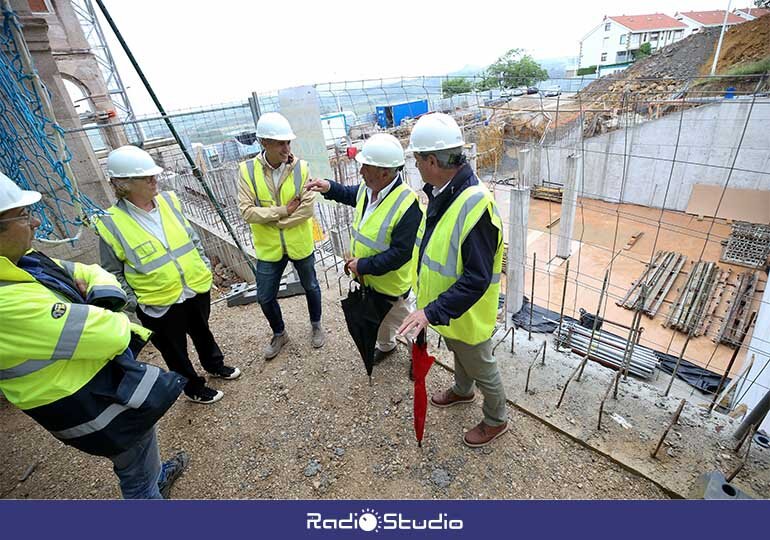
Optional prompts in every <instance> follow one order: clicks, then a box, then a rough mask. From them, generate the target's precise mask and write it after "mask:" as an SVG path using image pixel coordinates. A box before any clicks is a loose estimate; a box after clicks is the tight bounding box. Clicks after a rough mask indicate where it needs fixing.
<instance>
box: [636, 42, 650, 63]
mask: <svg viewBox="0 0 770 540" xmlns="http://www.w3.org/2000/svg"><path fill="white" fill-rule="evenodd" d="M651 54H652V45H650V44H649V43H642V44H641V45H640V46H639V51H638V52H637V53H636V59H637V60H640V59H642V58H644V57H646V56H650V55H651Z"/></svg>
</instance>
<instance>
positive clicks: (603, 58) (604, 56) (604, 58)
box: [601, 52, 607, 62]
mask: <svg viewBox="0 0 770 540" xmlns="http://www.w3.org/2000/svg"><path fill="white" fill-rule="evenodd" d="M601 61H602V62H606V61H607V53H606V52H603V53H602V59H601Z"/></svg>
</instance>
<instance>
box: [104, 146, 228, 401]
mask: <svg viewBox="0 0 770 540" xmlns="http://www.w3.org/2000/svg"><path fill="white" fill-rule="evenodd" d="M161 172H163V169H162V168H160V167H158V166H157V165H156V164H155V162H154V161H153V159H152V157H151V156H150V154H148V153H147V152H145V151H144V150H142V149H140V148H137V147H136V146H130V145H129V146H122V147H120V148H117V149H115V150H113V151H112V152H110V154H109V155H108V156H107V174H108V175H109V177H110V182H111V184H112V187H113V189H114V191H115V195H116V197H117V199H118V201H117V203H116V204H115V205H114V206H112V207H110V208H109V209H108V210H107V215H104V216H101V217H100V218H99V219H98V220H97V221H96V229H97V232H98V234H99V238H100V243H99V252H100V255H101V264H102V266H103V267H104V268H105V270H108V271H110V272H112V273H113V274H115V276H116V277H117V278H118V280H119V281H120V283H121V284H122V286H123V290H124V291H125V293H126V295H127V297H128V309H129V310H130V311H133V310H136V315H137V317H139V320H140V321H142V324H143V325H144V326H146V327H147V328H149V329H150V330H152V331H153V335H152V338H151V341H152V344H153V345H155V347H156V348H157V349H158V350H159V351H160V354H161V355H162V356H163V360H164V361H165V362H166V365H167V366H168V368H169V369H170V370H173V371H176V372H177V373H179V374H181V375H184V377H185V378H186V379H187V384H186V386H185V388H184V394H185V397H187V399H189V400H190V401H192V402H194V403H203V404H210V403H215V402H217V401H219V400H220V399H222V396H223V395H224V393H223V392H222V391H221V390H215V389H213V388H211V387H209V386H207V384H206V379H205V378H204V377H202V376H200V375H198V373H197V372H196V371H195V368H194V367H193V365H192V362H191V361H190V356H189V355H188V353H187V336H188V335H189V336H190V338H192V342H193V345H195V350H196V351H197V352H198V358H199V359H200V362H201V365H202V366H203V369H205V370H206V372H207V373H208V374H209V375H210V376H212V377H216V378H221V379H226V380H232V379H237V378H238V377H239V376H240V375H241V371H240V370H239V369H238V368H237V367H231V366H227V365H225V363H224V355H223V354H222V351H221V350H220V348H219V346H218V345H217V342H216V340H215V339H214V336H213V335H212V333H211V330H210V329H209V314H210V313H211V282H212V277H211V269H210V264H209V260H208V258H207V257H206V254H205V253H204V251H203V246H202V244H201V241H200V239H199V238H198V235H197V234H196V233H195V231H194V230H193V228H192V226H191V225H190V222H189V221H187V219H186V218H185V217H184V215H183V214H182V207H181V205H180V203H179V199H178V198H177V196H176V194H175V193H174V192H172V191H164V192H161V193H158V180H157V178H156V176H157V175H158V174H160V173H161Z"/></svg>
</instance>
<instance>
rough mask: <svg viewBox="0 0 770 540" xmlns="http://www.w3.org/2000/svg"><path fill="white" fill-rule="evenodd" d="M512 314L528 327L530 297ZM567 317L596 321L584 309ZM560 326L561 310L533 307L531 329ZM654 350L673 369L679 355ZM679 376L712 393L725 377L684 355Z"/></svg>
mask: <svg viewBox="0 0 770 540" xmlns="http://www.w3.org/2000/svg"><path fill="white" fill-rule="evenodd" d="M511 318H512V319H513V322H514V324H515V325H516V328H522V329H524V330H527V331H529V327H530V325H529V318H530V314H529V300H528V299H527V298H526V297H524V306H523V307H522V308H521V310H520V311H519V312H518V313H515V314H514V315H513V316H512V317H511ZM564 321H565V322H577V323H579V324H580V325H581V326H583V327H585V328H592V327H593V322H594V315H593V314H591V313H588V312H585V311H583V310H581V314H580V320H577V319H573V318H572V317H567V316H566V315H565V316H564ZM601 323H602V319H601V318H600V319H599V325H598V328H601ZM558 327H559V313H557V312H556V311H551V310H549V309H546V308H543V307H540V306H537V305H535V306H534V307H533V309H532V331H533V332H535V333H538V334H552V333H554V332H556V329H557V328H558ZM604 332H605V333H607V334H610V335H614V336H615V337H619V338H621V339H627V336H618V335H617V334H612V332H607V331H606V330H604ZM651 350H652V349H651ZM652 352H653V353H654V354H655V356H656V357H657V358H658V360H659V361H660V364H659V367H660V369H661V370H662V371H665V372H666V373H673V372H674V366H675V365H676V359H677V357H676V356H672V355H670V354H666V353H663V352H660V351H656V350H652ZM676 376H677V377H678V378H680V379H682V380H683V381H684V382H686V383H687V384H689V385H690V386H692V387H693V388H696V389H698V390H700V391H701V392H703V393H708V394H713V393H714V392H716V391H717V388H718V387H719V380H720V379H721V378H722V376H721V375H718V374H716V373H714V372H713V371H709V370H707V369H703V368H702V367H700V366H697V365H695V364H693V363H692V362H688V361H687V360H685V359H682V362H681V363H680V364H679V369H678V370H677V372H676ZM729 382H730V379H729V378H728V379H726V380H725V383H724V386H723V387H724V388H726V387H727V383H729Z"/></svg>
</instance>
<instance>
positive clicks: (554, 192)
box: [531, 186, 564, 203]
mask: <svg viewBox="0 0 770 540" xmlns="http://www.w3.org/2000/svg"><path fill="white" fill-rule="evenodd" d="M563 192H564V190H563V189H561V188H551V187H544V186H534V187H533V188H532V191H531V193H532V198H533V199H542V200H545V201H553V202H558V203H560V202H561V199H562V195H563Z"/></svg>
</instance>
